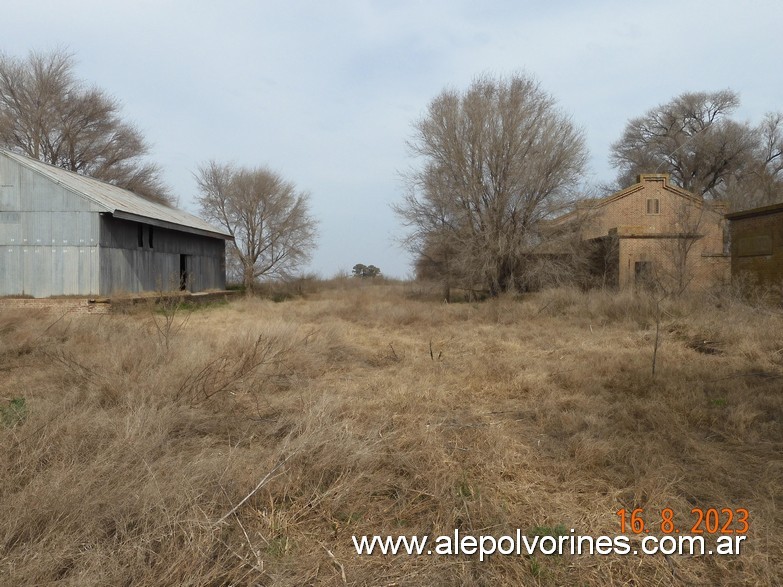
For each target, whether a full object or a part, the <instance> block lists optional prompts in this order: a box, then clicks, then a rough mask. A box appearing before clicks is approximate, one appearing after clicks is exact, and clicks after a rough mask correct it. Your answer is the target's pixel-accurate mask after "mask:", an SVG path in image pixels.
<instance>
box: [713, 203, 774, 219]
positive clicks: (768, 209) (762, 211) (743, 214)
mask: <svg viewBox="0 0 783 587" xmlns="http://www.w3.org/2000/svg"><path fill="white" fill-rule="evenodd" d="M778 212H783V202H780V203H778V204H772V205H771V206H762V207H760V208H751V209H750V210H740V211H739V212H732V213H731V214H726V218H728V219H729V220H740V219H741V218H753V217H755V216H766V215H767V214H776V213H778Z"/></svg>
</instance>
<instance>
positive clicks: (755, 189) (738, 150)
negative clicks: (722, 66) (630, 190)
mask: <svg viewBox="0 0 783 587" xmlns="http://www.w3.org/2000/svg"><path fill="white" fill-rule="evenodd" d="M739 103H740V101H739V95H738V94H737V93H736V92H733V91H731V90H722V91H718V92H695V93H684V94H681V95H679V96H677V97H676V98H674V99H673V100H671V101H670V102H667V103H666V104H662V105H660V106H657V107H656V108H653V109H652V110H649V111H648V112H647V113H646V114H645V115H644V116H640V117H638V118H634V119H632V120H630V121H629V122H628V124H627V125H626V127H625V131H624V132H623V136H622V137H621V138H620V140H619V141H617V142H616V143H614V144H613V145H612V155H611V159H612V162H613V164H614V166H615V167H617V169H618V171H619V175H618V184H619V187H621V188H622V187H627V186H629V185H631V184H633V183H634V182H635V181H636V177H637V175H639V174H641V173H653V172H664V173H668V174H670V175H671V177H672V180H673V181H674V182H675V183H676V184H677V185H679V186H680V187H682V188H684V189H686V190H688V191H690V192H693V193H694V194H696V195H699V196H704V197H706V198H711V199H725V200H728V201H730V202H731V205H732V207H733V208H735V209H742V208H748V207H752V206H753V205H761V204H765V203H770V202H773V201H777V200H779V199H782V198H783V167H782V165H783V163H782V162H781V158H782V157H781V149H782V148H783V141H782V140H781V136H782V131H781V125H782V124H783V123H782V121H783V115H780V114H768V115H767V116H766V118H765V119H764V121H763V122H762V124H760V125H759V126H757V127H753V126H751V125H750V124H748V123H745V122H737V121H735V120H733V119H732V118H731V114H732V113H733V112H734V110H736V108H737V107H738V106H739Z"/></svg>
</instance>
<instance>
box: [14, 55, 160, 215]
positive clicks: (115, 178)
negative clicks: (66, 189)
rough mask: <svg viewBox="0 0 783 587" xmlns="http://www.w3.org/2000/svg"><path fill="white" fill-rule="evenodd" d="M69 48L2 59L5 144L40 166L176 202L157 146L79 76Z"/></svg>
mask: <svg viewBox="0 0 783 587" xmlns="http://www.w3.org/2000/svg"><path fill="white" fill-rule="evenodd" d="M73 69H74V59H73V55H71V54H70V53H68V52H67V51H64V50H56V51H53V52H51V53H35V52H31V53H30V54H29V55H28V56H27V58H26V59H17V58H13V57H9V56H6V55H0V143H2V144H3V145H4V146H6V147H8V148H9V149H12V150H15V151H18V152H21V153H23V154H25V155H27V156H29V157H33V158H35V159H38V160H40V161H44V162H46V163H50V164H52V165H57V166H58V167H62V168H64V169H67V170H69V171H75V172H77V173H81V174H83V175H88V176H91V177H95V178H97V179H100V180H103V181H106V182H109V183H111V184H114V185H117V186H119V187H122V188H125V189H128V190H131V191H133V192H135V193H137V194H138V195H140V196H142V197H144V198H147V199H149V200H152V201H156V202H160V203H164V204H169V203H170V200H171V198H170V196H169V195H168V190H167V188H166V187H165V186H164V184H163V182H162V180H161V178H160V169H159V168H158V167H157V166H156V165H153V164H151V163H149V162H145V161H144V159H143V158H144V156H145V155H146V154H147V153H148V151H149V147H148V145H147V143H146V142H145V141H144V139H143V137H142V135H141V133H140V132H139V130H138V129H136V128H135V127H134V126H132V125H130V124H128V123H126V122H124V121H122V119H121V118H120V116H119V111H120V104H119V102H118V101H117V100H115V99H114V98H112V97H110V96H108V95H107V94H106V93H105V92H103V91H102V90H99V89H97V88H94V87H87V86H85V84H84V82H82V81H81V80H79V79H77V78H76V76H75V74H74V71H73Z"/></svg>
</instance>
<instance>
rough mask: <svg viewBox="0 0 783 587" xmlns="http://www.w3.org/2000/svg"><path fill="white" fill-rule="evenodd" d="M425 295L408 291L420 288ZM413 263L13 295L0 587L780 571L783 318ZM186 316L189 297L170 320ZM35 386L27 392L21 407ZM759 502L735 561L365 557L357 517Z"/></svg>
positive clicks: (507, 519)
mask: <svg viewBox="0 0 783 587" xmlns="http://www.w3.org/2000/svg"><path fill="white" fill-rule="evenodd" d="M414 293H416V292H414ZM413 297H414V298H415V299H411V298H412V296H411V289H410V287H409V286H405V285H384V286H381V287H371V286H370V287H364V286H357V285H356V284H353V283H352V284H350V287H345V288H339V289H334V290H328V291H321V292H313V293H310V294H308V296H307V298H306V299H294V300H289V301H286V302H283V303H274V302H273V301H267V300H261V299H243V300H240V301H237V302H234V303H232V304H230V305H228V306H223V307H217V308H208V309H203V310H198V311H195V312H193V313H192V314H188V315H187V322H186V323H185V325H184V327H183V328H181V329H179V330H176V329H175V330H174V332H175V334H174V335H173V336H172V337H171V338H170V339H168V340H167V341H163V340H161V338H160V337H159V330H158V329H157V328H156V326H155V320H154V317H153V316H152V315H150V314H149V312H147V311H145V310H141V311H139V312H137V313H135V314H129V315H112V316H104V317H97V316H83V317H77V316H70V315H67V316H56V315H54V316H53V315H50V314H21V313H19V312H6V313H2V314H0V402H2V404H0V405H3V406H10V402H11V401H12V400H14V399H17V400H18V399H19V398H23V399H24V413H23V415H22V416H20V418H18V419H16V420H13V421H10V420H9V421H7V422H6V423H5V424H3V425H0V454H2V459H3V462H2V467H3V469H2V470H3V471H4V474H3V475H2V477H0V495H2V500H0V583H2V584H8V585H42V584H64V585H255V584H260V585H308V584H318V585H343V584H348V585H566V584H573V585H607V584H615V585H693V584H705V585H706V584H710V585H715V584H759V585H765V584H769V585H774V584H778V583H780V581H781V580H782V577H781V571H780V569H781V568H783V555H782V554H781V552H783V539H781V531H783V516H781V513H780V508H779V506H778V504H779V503H780V501H781V498H783V495H782V494H783V489H782V488H783V461H782V460H781V456H780V455H781V454H783V452H782V451H783V428H782V427H781V421H782V419H783V395H781V387H783V386H781V382H783V378H782V376H783V328H781V326H783V319H782V318H781V314H780V312H779V311H777V310H775V309H774V308H754V307H750V306H748V305H746V304H744V303H742V302H739V301H737V300H736V299H734V298H732V297H728V298H725V297H724V298H715V299H704V298H702V299H698V300H678V301H670V300H667V301H666V302H665V303H664V304H663V308H662V312H661V321H660V324H659V326H660V328H661V332H662V338H661V344H660V348H659V353H658V359H657V360H658V369H657V370H656V375H655V376H654V377H653V375H652V374H651V369H650V366H651V360H652V345H653V336H654V329H655V321H656V319H655V311H654V310H655V309H654V308H653V307H652V305H651V303H650V301H649V299H647V298H645V297H644V296H642V297H639V296H635V295H633V294H632V293H627V294H609V293H606V292H600V291H594V292H588V293H583V292H580V291H576V290H569V289H560V290H553V291H548V292H542V293H540V294H535V295H530V296H525V297H521V298H514V297H506V298H500V299H496V300H491V301H488V302H483V303H477V304H468V303H462V304H450V305H447V304H443V303H439V302H438V301H434V300H428V299H426V296H421V295H418V293H416V295H415V296H413ZM174 320H175V326H176V321H177V320H182V321H184V320H185V315H184V314H181V315H177V316H175V317H174ZM15 405H19V403H18V402H17V404H15ZM635 507H640V508H644V509H645V511H647V512H650V513H651V515H652V513H653V512H659V511H660V509H661V508H664V507H671V508H672V509H673V510H674V512H675V516H676V518H677V519H681V520H690V519H691V515H690V510H691V508H693V507H702V508H707V507H718V508H721V507H731V508H738V507H745V508H748V509H749V510H750V512H751V530H750V534H749V536H748V539H747V542H746V543H745V544H746V547H745V548H746V550H745V551H744V552H743V554H742V555H741V556H737V557H714V556H713V557H664V556H662V555H661V556H650V557H640V556H637V557H633V556H628V557H617V556H610V557H600V556H570V555H566V556H562V557H560V556H546V557H545V556H540V555H538V556H535V557H527V556H523V557H516V556H510V557H503V556H493V557H491V559H490V560H489V561H486V562H483V563H482V562H479V561H478V560H477V558H476V557H467V556H459V557H446V556H444V557H435V556H432V557H427V556H423V557H419V558H416V557H406V556H402V555H398V556H396V557H392V556H388V557H383V556H380V555H375V556H372V557H369V556H364V557H359V556H357V555H356V554H355V552H354V550H353V546H352V543H351V536H352V535H364V534H390V535H400V534H405V535H413V534H428V535H430V536H435V535H439V534H451V533H453V530H454V529H455V528H459V529H460V530H461V531H462V532H464V533H473V534H492V535H495V536H499V535H501V534H504V533H513V532H514V530H515V529H516V528H521V529H522V530H523V532H526V533H529V534H533V533H541V532H544V533H546V532H556V531H558V530H557V528H558V527H564V528H566V529H571V528H574V529H575V530H576V533H578V534H592V535H601V534H607V535H616V534H619V522H618V517H617V515H616V514H615V512H616V511H617V510H619V509H621V508H626V509H632V508H635Z"/></svg>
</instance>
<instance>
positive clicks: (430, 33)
mask: <svg viewBox="0 0 783 587" xmlns="http://www.w3.org/2000/svg"><path fill="white" fill-rule="evenodd" d="M2 22H3V34H2V38H1V40H0V49H1V50H2V51H3V52H5V53H6V54H10V55H16V56H20V57H21V56H24V55H25V54H26V53H27V52H28V51H29V50H30V49H35V50H39V51H46V50H49V49H53V48H55V47H63V46H64V47H67V48H68V49H70V50H71V51H72V52H73V53H74V54H75V55H76V59H77V62H78V64H77V74H78V75H79V76H80V77H81V78H83V79H85V80H87V81H89V82H90V83H93V84H95V85H97V86H98V87H100V88H101V89H104V90H106V91H107V92H108V93H110V94H111V95H113V96H114V97H116V98H118V99H119V100H120V101H121V102H122V104H123V111H122V112H123V115H124V118H125V119H126V120H128V121H129V122H133V123H134V124H136V125H137V126H138V127H139V128H140V129H141V131H142V132H143V134H144V135H145V137H146V138H147V139H148V141H149V142H150V143H151V144H152V152H151V159H152V160H154V161H155V162H157V163H159V164H160V165H161V166H162V168H163V170H164V178H165V180H166V182H167V183H168V184H169V185H170V186H171V188H172V190H173V192H174V193H175V195H176V196H177V197H178V198H179V203H180V207H183V208H185V209H187V210H189V211H191V212H194V213H196V212H197V211H198V210H197V207H196V205H195V203H194V196H195V195H196V182H195V180H194V179H193V172H194V171H195V170H196V168H197V167H198V165H199V164H200V163H202V162H204V161H206V160H208V159H213V158H214V159H217V160H218V161H221V162H234V163H236V164H239V165H247V166H257V165H268V166H269V167H271V168H272V169H275V170H277V171H279V172H280V173H282V174H283V175H284V176H285V177H286V178H287V179H290V180H292V181H294V182H295V183H296V184H297V186H298V187H300V188H301V189H303V190H307V191H308V192H310V193H311V197H312V200H311V201H312V210H313V212H314V215H315V216H316V217H317V218H318V219H319V221H320V238H319V247H318V250H317V252H316V253H315V255H314V257H313V261H312V263H311V266H310V268H309V269H310V270H312V271H316V272H318V273H320V274H321V275H323V276H325V277H327V276H331V275H333V274H335V273H336V272H337V271H338V270H341V269H342V270H348V271H349V270H350V268H351V267H353V265H354V264H356V263H364V264H374V265H377V266H379V267H380V268H381V269H382V270H383V271H384V273H386V274H387V275H390V276H398V277H402V276H405V275H407V274H409V273H410V259H409V258H408V256H407V255H406V254H405V253H404V252H403V251H402V250H401V249H400V248H399V246H397V245H396V244H395V237H396V236H398V235H399V234H400V230H401V227H400V226H399V223H398V222H397V219H396V218H395V216H394V215H393V213H392V212H391V210H390V208H389V205H390V204H391V203H392V202H394V201H395V200H397V199H398V198H399V197H400V194H401V191H402V187H401V183H400V180H399V172H400V171H403V170H405V169H406V168H408V167H409V166H410V165H411V164H412V163H413V161H412V160H411V158H410V157H409V154H408V153H407V151H406V147H405V141H406V139H407V138H408V137H409V136H410V134H411V123H412V122H413V121H414V120H416V119H417V118H418V117H420V116H421V115H422V113H423V112H424V110H425V108H426V106H427V103H428V102H429V101H430V100H431V99H432V98H433V97H434V96H436V95H437V94H438V93H439V92H440V91H441V90H442V89H444V88H445V87H454V88H458V89H462V88H465V87H467V86H468V85H469V84H470V82H471V80H472V79H473V78H474V77H475V76H476V75H479V74H482V73H491V74H496V75H508V74H511V73H514V72H522V73H526V74H529V75H532V76H534V77H536V78H537V79H538V80H539V81H540V82H541V85H542V88H543V89H544V90H546V91H547V92H549V93H551V94H552V95H553V96H554V97H555V98H556V99H557V101H558V103H559V105H560V107H561V108H562V109H563V110H564V111H565V112H567V113H568V114H569V115H570V116H571V117H572V118H573V120H574V122H575V123H576V124H577V125H578V126H580V127H582V128H583V129H584V131H585V134H586V137H587V142H588V145H589V148H590V169H589V174H588V176H587V177H586V178H585V179H586V181H587V182H588V183H602V182H609V181H611V180H612V179H613V178H614V176H615V173H614V170H613V169H612V168H611V167H610V165H609V161H608V155H609V147H610V145H611V143H612V142H613V141H615V140H617V138H618V137H619V136H620V134H621V132H622V129H623V126H624V125H625V123H626V122H627V120H628V119H629V118H631V117H633V116H638V115H641V114H643V113H644V112H645V111H647V110H648V109H650V108H652V107H654V106H656V105H658V104H660V103H663V102H667V101H668V100H670V99H671V98H672V97H674V96H676V95H677V94H680V93H682V92H686V91H701V90H704V91H712V90H718V89H724V88H731V89H733V90H736V91H738V92H739V93H740V96H741V99H742V108H741V110H740V111H739V112H738V116H739V117H740V118H742V119H747V120H750V121H752V122H757V121H758V120H759V119H760V118H761V116H762V115H763V114H764V113H765V112H767V111H772V110H775V111H783V75H781V74H782V73H783V71H782V68H781V58H782V56H783V52H782V51H781V49H783V42H782V41H781V39H783V34H782V33H781V23H783V2H781V1H780V0H769V1H762V0H758V1H755V0H745V1H740V0H732V1H723V0H708V1H700V0H699V1H690V0H657V1H655V2H643V1H640V2H632V1H629V0H622V1H619V0H617V1H616V0H596V1H589V2H588V1H584V2H582V1H565V0H546V1H511V0H509V1H492V0H485V1H484V2H476V1H475V0H473V1H470V2H468V1H462V0H459V1H457V0H449V1H446V0H442V1H425V0H420V1H408V0H402V1H399V0H396V1H392V0H388V1H380V0H378V1H364V2H362V1H358V0H357V1H341V0H331V1H321V2H317V1H312V2H299V1H296V0H289V1H287V2H286V1H278V2H269V1H262V0H258V1H251V0H246V1H232V0H226V1H221V2H217V1H211V2H207V1H201V0H188V1H185V0H176V1H175V0H172V1H167V0H155V1H133V0H125V1H124V2H115V1H111V0H94V1H81V0H70V1H68V2H63V1H62V0H57V1H50V0H24V1H18V0H11V1H8V0H6V1H5V2H3V6H2Z"/></svg>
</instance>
